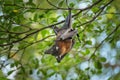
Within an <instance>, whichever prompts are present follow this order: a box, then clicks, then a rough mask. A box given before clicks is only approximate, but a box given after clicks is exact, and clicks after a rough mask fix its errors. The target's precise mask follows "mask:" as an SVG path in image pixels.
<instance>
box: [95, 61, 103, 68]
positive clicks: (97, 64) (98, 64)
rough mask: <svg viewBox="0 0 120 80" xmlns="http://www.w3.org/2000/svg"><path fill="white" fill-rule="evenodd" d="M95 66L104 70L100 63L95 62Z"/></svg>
mask: <svg viewBox="0 0 120 80" xmlns="http://www.w3.org/2000/svg"><path fill="white" fill-rule="evenodd" d="M94 66H95V68H96V69H102V64H101V63H100V61H95V62H94Z"/></svg>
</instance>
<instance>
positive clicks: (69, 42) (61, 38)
mask: <svg viewBox="0 0 120 80" xmlns="http://www.w3.org/2000/svg"><path fill="white" fill-rule="evenodd" d="M53 30H54V32H55V34H56V40H55V43H54V45H53V46H52V47H51V48H50V49H48V50H46V51H45V54H52V55H53V56H55V57H56V59H57V61H58V62H60V61H61V60H62V59H63V57H64V56H65V55H66V54H67V53H68V52H69V51H70V50H71V49H72V47H73V45H74V39H73V36H75V35H76V34H77V30H74V29H72V26H71V13H70V14H69V15H68V17H67V18H66V21H65V24H64V26H63V27H62V28H60V29H59V28H57V27H55V26H54V27H53Z"/></svg>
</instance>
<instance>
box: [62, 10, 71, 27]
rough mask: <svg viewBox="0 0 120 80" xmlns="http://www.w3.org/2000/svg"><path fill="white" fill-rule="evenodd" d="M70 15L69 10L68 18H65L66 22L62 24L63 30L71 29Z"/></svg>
mask: <svg viewBox="0 0 120 80" xmlns="http://www.w3.org/2000/svg"><path fill="white" fill-rule="evenodd" d="M71 19H72V15H71V9H69V14H68V16H67V18H66V20H65V23H64V25H63V28H65V29H68V28H71V27H72V24H71V23H72V22H71V21H72V20H71Z"/></svg>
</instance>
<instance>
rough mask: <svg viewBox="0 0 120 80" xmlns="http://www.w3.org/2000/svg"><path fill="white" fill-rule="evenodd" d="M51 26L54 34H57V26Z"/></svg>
mask: <svg viewBox="0 0 120 80" xmlns="http://www.w3.org/2000/svg"><path fill="white" fill-rule="evenodd" d="M52 28H53V30H54V32H55V34H56V35H57V34H58V32H59V28H58V27H56V26H53V27H52Z"/></svg>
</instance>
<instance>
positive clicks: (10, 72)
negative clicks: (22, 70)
mask: <svg viewBox="0 0 120 80" xmlns="http://www.w3.org/2000/svg"><path fill="white" fill-rule="evenodd" d="M14 71H15V70H11V71H9V72H8V73H7V74H8V75H10V74H12V73H13V72H14Z"/></svg>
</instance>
